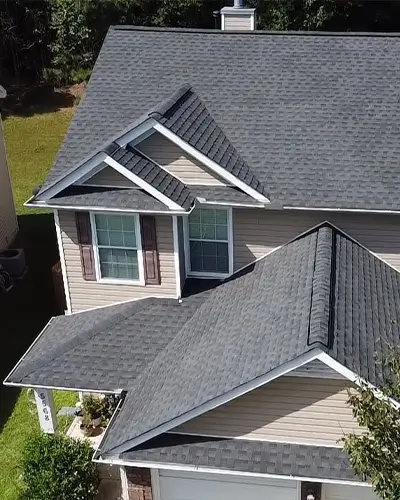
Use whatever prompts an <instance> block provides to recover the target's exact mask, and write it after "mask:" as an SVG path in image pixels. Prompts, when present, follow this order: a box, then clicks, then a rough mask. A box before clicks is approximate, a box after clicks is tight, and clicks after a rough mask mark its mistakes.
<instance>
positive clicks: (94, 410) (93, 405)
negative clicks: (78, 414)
mask: <svg viewBox="0 0 400 500" xmlns="http://www.w3.org/2000/svg"><path fill="white" fill-rule="evenodd" d="M102 409H103V402H102V400H101V399H100V398H99V397H97V396H92V395H89V396H84V398H83V402H82V410H83V415H84V416H85V415H89V416H90V418H92V419H94V418H97V417H99V416H100V415H101V414H102Z"/></svg>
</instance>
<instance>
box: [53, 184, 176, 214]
mask: <svg viewBox="0 0 400 500" xmlns="http://www.w3.org/2000/svg"><path fill="white" fill-rule="evenodd" d="M51 204H52V205H60V207H63V206H64V207H65V206H81V207H99V208H105V207H106V208H122V209H130V210H138V211H141V210H144V211H146V210H152V211H153V210H154V211H164V212H166V211H168V210H169V208H168V207H167V206H166V205H164V204H163V203H161V201H158V200H156V199H155V198H153V197H152V196H150V195H149V194H147V193H145V192H144V191H142V190H141V189H112V188H92V187H86V186H81V187H77V186H72V187H71V188H67V189H65V190H64V191H63V192H62V193H60V194H59V195H57V196H55V197H54V198H52V199H51Z"/></svg>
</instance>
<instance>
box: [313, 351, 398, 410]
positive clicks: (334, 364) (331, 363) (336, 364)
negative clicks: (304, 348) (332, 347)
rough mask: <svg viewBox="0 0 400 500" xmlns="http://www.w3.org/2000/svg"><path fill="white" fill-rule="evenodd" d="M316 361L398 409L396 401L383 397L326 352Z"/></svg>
mask: <svg viewBox="0 0 400 500" xmlns="http://www.w3.org/2000/svg"><path fill="white" fill-rule="evenodd" d="M318 359H319V360H320V361H322V362H323V363H325V364H326V365H328V366H329V367H330V368H332V369H333V370H335V371H337V372H338V373H340V374H341V375H343V376H344V377H346V378H347V379H348V380H350V381H351V382H353V383H354V384H356V385H357V386H359V387H362V386H363V385H365V386H367V387H368V388H369V389H371V390H372V392H373V393H374V396H375V397H376V398H377V399H379V400H382V401H386V402H387V403H388V404H390V405H392V407H393V408H395V409H396V410H399V409H400V403H399V402H398V401H396V400H395V399H393V398H388V397H387V396H385V395H384V394H383V393H382V391H380V390H379V389H378V388H377V387H376V386H375V385H373V384H371V383H370V382H368V380H365V379H364V378H362V377H361V376H360V375H357V374H356V373H354V372H353V371H351V370H349V369H348V368H346V367H345V366H343V365H342V364H341V363H339V362H338V361H336V360H335V359H333V358H332V357H331V356H329V354H327V353H326V352H321V354H319V356H318Z"/></svg>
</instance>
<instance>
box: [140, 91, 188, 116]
mask: <svg viewBox="0 0 400 500" xmlns="http://www.w3.org/2000/svg"><path fill="white" fill-rule="evenodd" d="M191 90H192V86H191V85H190V84H188V83H186V84H185V85H182V86H181V87H179V89H177V90H175V92H173V93H172V94H171V95H170V96H169V97H167V98H166V99H164V100H163V101H162V102H161V103H160V104H158V105H157V106H155V107H154V108H153V109H151V110H150V111H149V113H148V115H149V116H150V117H152V116H153V115H159V116H160V117H161V116H163V115H165V114H166V113H167V112H168V111H169V110H170V109H171V108H172V106H174V105H175V104H176V103H177V102H178V101H179V100H180V99H182V97H184V96H185V95H186V94H187V93H188V92H189V91H191Z"/></svg>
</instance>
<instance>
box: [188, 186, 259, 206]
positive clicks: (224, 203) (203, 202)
mask: <svg viewBox="0 0 400 500" xmlns="http://www.w3.org/2000/svg"><path fill="white" fill-rule="evenodd" d="M188 187H189V190H190V186H188ZM196 200H197V201H198V202H199V203H200V204H201V205H221V206H222V207H234V208H266V205H265V204H259V205H257V204H256V203H240V202H234V201H212V200H207V199H206V198H201V197H200V196H198V197H197V198H196Z"/></svg>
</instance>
